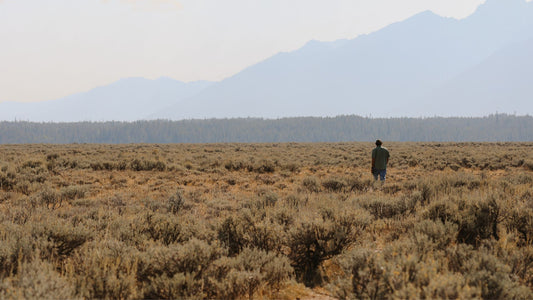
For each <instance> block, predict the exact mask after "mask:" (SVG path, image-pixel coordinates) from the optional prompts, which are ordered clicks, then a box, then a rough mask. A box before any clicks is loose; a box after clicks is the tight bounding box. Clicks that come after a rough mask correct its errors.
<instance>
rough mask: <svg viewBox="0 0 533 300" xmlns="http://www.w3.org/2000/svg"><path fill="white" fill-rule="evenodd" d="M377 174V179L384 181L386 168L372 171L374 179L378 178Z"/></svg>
mask: <svg viewBox="0 0 533 300" xmlns="http://www.w3.org/2000/svg"><path fill="white" fill-rule="evenodd" d="M378 175H379V179H380V180H381V181H385V176H387V169H384V170H376V171H375V172H374V180H378Z"/></svg>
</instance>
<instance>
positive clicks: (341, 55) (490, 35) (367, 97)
mask: <svg viewBox="0 0 533 300" xmlns="http://www.w3.org/2000/svg"><path fill="white" fill-rule="evenodd" d="M531 38H533V4H532V2H526V1H524V0H512V1H509V0H488V1H486V2H485V3H484V4H482V5H480V6H479V7H478V9H477V10H476V11H475V12H474V13H473V14H472V15H470V16H469V17H467V18H464V19H454V18H447V17H442V16H439V15H437V14H435V13H433V12H431V11H423V12H420V13H418V14H415V15H413V16H412V17H410V18H407V19H405V20H403V21H400V22H396V23H393V24H390V25H388V26H386V27H384V28H382V29H380V30H378V31H376V32H373V33H370V34H365V35H360V36H358V37H356V38H354V39H344V40H336V41H332V42H320V41H315V40H311V41H309V42H307V43H306V44H305V45H304V46H303V47H301V48H300V49H298V50H296V51H292V52H280V53H278V54H276V55H274V56H272V57H270V58H267V59H265V60H263V61H261V62H258V63H256V64H254V65H252V66H249V67H247V68H245V69H244V70H242V71H241V72H238V73H237V74H234V75H233V76H230V77H228V78H226V79H224V80H222V81H219V82H210V83H206V82H204V83H203V84H198V85H195V84H192V83H189V84H186V86H189V87H191V89H190V90H191V91H190V92H179V93H177V94H176V95H171V94H172V93H171V92H169V90H165V89H163V88H160V87H157V90H158V91H151V92H145V94H144V95H145V96H144V98H142V97H141V95H143V93H141V92H129V93H126V92H124V93H123V94H122V95H121V96H120V97H121V98H124V99H122V100H123V102H121V103H122V106H121V105H114V103H115V102H117V103H118V102H119V101H118V100H117V101H115V102H113V101H110V100H107V101H104V100H101V101H100V105H101V106H102V107H103V108H104V109H107V110H105V111H104V110H103V111H102V112H100V111H98V109H97V108H95V107H92V108H91V107H90V106H89V108H91V109H88V108H86V109H85V111H86V113H85V114H81V113H80V112H77V113H73V112H71V111H69V110H68V107H70V109H78V110H79V109H80V107H83V105H80V103H81V102H83V101H82V100H79V97H78V100H76V101H77V103H78V104H76V105H74V104H72V103H69V104H68V105H66V104H65V105H63V106H61V105H56V106H54V105H49V104H51V103H61V102H46V104H38V105H36V107H37V109H34V111H35V113H34V114H33V115H32V114H26V115H27V116H29V117H27V118H24V117H23V118H19V119H27V120H31V121H39V120H45V121H50V120H54V118H56V119H55V120H60V121H83V120H96V121H105V120H119V121H121V120H126V121H128V120H135V119H171V120H182V119H205V118H237V117H257V118H283V117H303V116H337V115H351V114H355V115H362V116H368V115H372V116H377V117H403V116H409V117H419V116H435V115H447V116H449V115H458V116H482V115H486V114H487V113H495V112H497V111H498V112H502V113H514V111H515V110H516V109H515V108H514V107H509V109H507V107H506V106H502V103H503V104H505V103H507V102H506V99H505V95H501V96H500V98H498V99H493V100H491V102H488V103H484V102H483V99H481V98H480V99H472V98H468V95H479V97H481V96H482V93H477V94H476V93H473V92H472V91H471V90H469V89H468V86H462V87H461V88H455V89H456V90H458V91H462V94H460V95H454V94H453V93H450V92H449V90H450V89H454V88H453V87H451V85H453V82H458V81H460V79H458V78H461V76H464V75H463V74H465V73H467V72H469V71H470V70H473V69H475V68H476V66H478V65H484V64H486V65H487V66H488V65H491V63H490V59H491V57H492V56H493V55H495V54H496V53H498V52H499V51H502V49H505V48H506V47H509V46H510V45H513V44H517V43H518V44H519V43H520V42H524V41H528V40H529V39H531ZM520 57H522V58H523V59H524V60H527V61H526V62H524V65H527V64H528V63H529V62H530V61H531V58H528V57H524V56H520ZM506 59H507V60H509V63H511V62H512V59H513V57H511V56H506ZM513 63H514V62H513ZM491 66H492V67H490V68H489V67H487V68H488V69H487V70H489V71H486V72H492V73H494V72H495V73H498V70H495V69H494V68H495V66H496V65H494V64H492V65H491ZM500 66H501V67H502V68H504V69H506V68H507V67H506V64H505V63H503V64H500ZM471 72H474V71H471ZM517 72H518V71H517ZM520 74H521V73H516V74H514V73H511V74H509V76H510V77H513V76H514V77H517V76H519V75H520ZM471 76H474V75H471ZM494 78H496V77H494ZM167 79H168V78H167ZM132 80H133V79H132ZM158 80H161V81H164V79H158ZM469 80H473V79H469ZM487 80H488V79H487ZM494 80H495V79H494ZM139 81H140V82H142V80H141V79H139ZM168 81H169V82H174V80H173V79H168ZM119 82H120V81H119ZM176 82H177V81H176ZM176 82H174V85H179V84H178V83H176ZM450 82H451V83H450ZM502 82H503V81H502ZM505 82H506V84H507V85H508V87H506V90H507V91H513V89H514V88H515V82H518V79H516V80H515V81H513V80H507V81H505ZM140 85H142V84H140V83H138V84H134V85H133V87H138V86H140ZM456 85H457V83H456ZM492 85H493V86H494V85H495V84H494V83H492ZM496 85H497V84H496ZM192 86H195V87H194V88H192ZM133 87H131V89H133ZM472 88H475V89H478V90H479V89H481V88H482V87H479V86H475V85H472ZM95 90H96V89H95ZM171 90H172V89H171ZM488 90H490V87H488ZM516 90H518V91H523V92H524V93H525V95H522V96H521V97H522V98H523V97H529V95H530V94H529V93H530V91H529V90H528V89H523V88H521V87H520V86H516ZM172 91H174V90H172ZM87 93H93V94H97V93H96V92H95V91H94V90H91V91H89V92H87ZM87 93H86V94H87ZM439 93H441V94H442V95H440V94H439ZM165 94H166V96H165ZM154 95H155V96H154ZM446 95H454V96H453V98H446ZM78 96H79V95H78ZM156 96H157V97H159V98H157V97H156ZM100 97H101V98H105V97H104V96H100ZM117 97H118V96H117ZM117 97H115V98H117ZM150 97H152V98H150ZM154 97H155V98H154ZM448 97H452V96H448ZM465 97H466V98H465ZM73 98H76V97H72V96H68V97H65V98H61V99H59V100H53V101H60V100H62V101H63V102H69V101H71V102H73V103H74V102H75V101H74V100H73ZM95 98H98V97H96V96H95V97H94V98H92V99H93V100H92V101H94V102H97V99H96V100H95ZM125 98H129V101H127V102H124V101H126V100H128V99H125ZM141 98H142V99H141ZM156 98H157V99H159V100H158V101H155V100H154V99H156ZM436 99H439V100H438V101H439V103H437V104H435V102H436V101H437V100H436ZM454 99H456V100H457V101H455V100H454ZM67 100H68V101H67ZM467 100H468V101H469V102H475V103H476V104H475V105H470V106H464V105H455V106H453V105H448V103H458V104H462V103H465V101H467ZM86 101H88V100H86ZM124 103H126V104H124ZM520 103H522V102H520ZM125 105H127V106H128V109H129V110H132V109H133V108H135V107H137V109H138V111H137V113H135V112H133V111H132V112H130V113H126V112H121V110H124V109H125V108H124V106H125ZM482 106H483V107H485V108H486V109H485V110H483V112H482V113H481V110H479V109H477V108H478V107H482ZM450 107H452V108H453V109H452V110H451V111H450ZM6 108H7V109H6ZM7 110H9V107H8V105H4V103H0V119H4V120H5V119H6V117H5V116H6V113H5V111H7ZM20 110H21V109H19V111H20ZM22 111H23V112H24V111H25V109H22ZM107 111H109V113H107ZM522 111H524V112H525V113H533V104H531V103H527V102H526V104H525V105H524V107H522ZM54 112H55V114H54ZM89 112H91V113H92V115H91V113H89ZM46 114H48V115H46ZM22 115H24V114H22ZM65 115H67V116H69V118H65V117H64V116H65ZM95 116H96V117H95ZM75 117H78V118H80V117H81V118H82V119H78V120H75V119H73V118H75ZM113 118H115V119H113ZM13 119H14V118H12V117H11V118H10V120H13Z"/></svg>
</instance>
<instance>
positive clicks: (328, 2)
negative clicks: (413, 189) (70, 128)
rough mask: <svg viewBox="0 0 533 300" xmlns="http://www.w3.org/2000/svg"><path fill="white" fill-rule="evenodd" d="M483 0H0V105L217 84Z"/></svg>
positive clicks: (459, 12)
mask: <svg viewBox="0 0 533 300" xmlns="http://www.w3.org/2000/svg"><path fill="white" fill-rule="evenodd" d="M483 2H485V1H484V0H401V1H399V0H322V1H318V0H0V102H3V101H20V102H29V101H42V100H51V99H57V98H60V97H64V96H67V95H70V94H73V93H78V92H84V91H88V90H90V89H92V88H95V87H97V86H102V85H106V84H109V83H112V82H114V81H117V80H119V79H121V78H127V77H144V78H150V79H156V78H159V77H162V76H166V77H171V78H174V79H177V80H181V81H186V82H188V81H195V80H211V81H219V80H222V79H224V78H227V77H229V76H231V75H234V74H235V73H237V72H239V71H241V70H242V69H244V68H246V67H248V66H250V65H253V64H255V63H257V62H260V61H262V60H264V59H266V58H268V57H270V56H272V55H274V54H276V53H278V52H287V51H293V50H296V49H298V48H300V47H301V46H303V45H304V44H305V43H306V42H308V41H309V40H313V39H314V40H320V41H332V40H337V39H342V38H347V39H352V38H355V37H357V36H358V35H360V34H365V33H370V32H373V31H376V30H378V29H380V28H382V27H384V26H386V25H388V24H390V23H393V22H397V21H401V20H403V19H406V18H408V17H410V16H412V15H414V14H416V13H418V12H421V11H424V10H432V11H433V12H435V13H437V14H439V15H442V16H447V17H453V18H458V19H460V18H464V17H466V16H468V15H470V14H471V13H473V12H474V11H475V9H476V8H477V6H478V5H480V4H481V3H483Z"/></svg>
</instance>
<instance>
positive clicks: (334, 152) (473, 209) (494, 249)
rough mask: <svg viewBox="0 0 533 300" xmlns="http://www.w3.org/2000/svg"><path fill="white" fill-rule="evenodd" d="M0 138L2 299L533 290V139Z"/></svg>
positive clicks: (532, 293)
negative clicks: (378, 164)
mask: <svg viewBox="0 0 533 300" xmlns="http://www.w3.org/2000/svg"><path fill="white" fill-rule="evenodd" d="M384 147H387V148H388V149H389V150H390V152H391V161H390V163H389V170H388V179H387V183H386V184H385V185H383V186H381V185H380V184H379V183H374V182H373V180H372V178H371V174H370V151H371V150H372V148H373V144H372V143H330V144H328V143H316V144H300V143H287V144H194V145H166V144H165V145H150V144H129V145H81V144H80V145H78V144H76V145H2V146H0V298H21V297H26V298H47V297H48V298H127V299H130V298H133V299H139V298H216V299H224V298H227V299H234V298H249V297H250V298H279V299H294V298H302V299H305V298H309V299H311V298H313V297H314V298H317V297H320V296H325V295H327V296H330V297H333V298H378V299H379V298H479V297H482V298H487V299H494V298H523V299H531V298H533V143H385V144H384Z"/></svg>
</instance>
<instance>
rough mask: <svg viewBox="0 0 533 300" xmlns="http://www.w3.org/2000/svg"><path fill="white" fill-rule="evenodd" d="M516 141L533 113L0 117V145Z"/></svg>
mask: <svg viewBox="0 0 533 300" xmlns="http://www.w3.org/2000/svg"><path fill="white" fill-rule="evenodd" d="M376 138H380V139H383V140H387V141H399V142H405V141H412V142H430V141H435V142H468V141H472V142H519V141H533V117H532V116H514V115H507V114H495V115H490V116H487V117H476V118H463V117H453V118H452V117H450V118H444V117H432V118H387V119H385V118H368V117H360V116H338V117H295V118H283V119H275V120H273V119H257V118H240V119H207V120H183V121H168V120H154V121H136V122H76V123H34V122H21V121H17V122H0V144H25V143H52V144H66V143H110V144H122V143H229V142H242V143H260V142H345V141H373V140H375V139H376Z"/></svg>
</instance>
